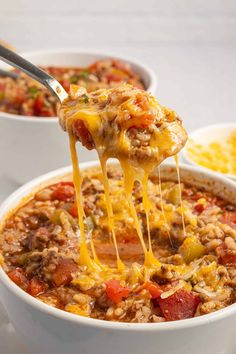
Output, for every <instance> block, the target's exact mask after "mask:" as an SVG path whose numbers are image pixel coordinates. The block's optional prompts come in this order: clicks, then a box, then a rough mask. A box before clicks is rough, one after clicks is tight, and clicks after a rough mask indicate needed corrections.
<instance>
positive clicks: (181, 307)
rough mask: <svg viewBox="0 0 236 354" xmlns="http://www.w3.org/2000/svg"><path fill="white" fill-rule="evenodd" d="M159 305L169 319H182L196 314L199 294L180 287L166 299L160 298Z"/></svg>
mask: <svg viewBox="0 0 236 354" xmlns="http://www.w3.org/2000/svg"><path fill="white" fill-rule="evenodd" d="M158 302H159V305H160V308H161V311H162V314H163V316H164V317H165V319H166V320H167V321H175V320H182V319H185V318H191V317H193V316H194V314H195V311H196V309H197V306H198V304H199V303H200V299H199V296H197V295H195V294H193V293H192V292H189V291H186V290H183V289H180V290H178V291H176V292H175V293H174V294H173V295H171V296H169V297H167V298H166V299H160V300H159V301H158Z"/></svg>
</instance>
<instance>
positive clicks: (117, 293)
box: [106, 279, 130, 304]
mask: <svg viewBox="0 0 236 354" xmlns="http://www.w3.org/2000/svg"><path fill="white" fill-rule="evenodd" d="M129 293H130V289H129V288H127V287H124V286H122V285H121V284H120V281H119V280H116V279H111V280H108V281H107V282H106V294H107V297H108V298H109V299H110V300H112V301H113V302H114V303H115V304H118V303H119V302H121V300H122V299H125V298H127V297H128V295H129Z"/></svg>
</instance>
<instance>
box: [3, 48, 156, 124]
mask: <svg viewBox="0 0 236 354" xmlns="http://www.w3.org/2000/svg"><path fill="white" fill-rule="evenodd" d="M19 54H20V55H22V56H23V57H25V58H26V59H27V58H29V57H31V56H37V55H44V54H45V55H48V54H52V55H53V54H59V55H60V54H68V55H70V54H78V55H80V54H82V55H86V54H88V55H94V56H96V55H98V56H102V57H104V58H115V59H119V60H121V61H124V62H128V63H129V64H131V65H137V66H138V67H140V69H141V70H142V71H143V72H145V73H146V75H147V77H148V79H149V81H150V82H149V86H148V88H147V91H148V92H152V93H154V92H155V90H156V88H157V82H158V79H157V75H156V74H155V72H154V71H153V69H151V68H150V67H149V66H148V65H147V64H145V63H143V62H142V61H141V60H139V59H136V58H133V57H132V56H129V55H128V56H127V55H124V56H123V55H120V54H118V53H116V52H115V51H103V50H96V49H78V48H73V47H68V48H53V49H41V50H32V51H25V52H20V53H19ZM0 65H1V63H0ZM2 116H5V117H6V118H8V119H12V120H15V119H17V120H20V121H24V122H33V123H41V122H43V123H46V124H55V122H56V121H57V119H58V117H57V116H55V117H37V116H25V115H20V114H12V113H7V112H0V118H1V117H2Z"/></svg>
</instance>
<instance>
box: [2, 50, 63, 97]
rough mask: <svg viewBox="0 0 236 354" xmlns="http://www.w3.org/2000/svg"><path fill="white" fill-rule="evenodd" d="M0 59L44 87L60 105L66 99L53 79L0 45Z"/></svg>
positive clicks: (59, 85)
mask: <svg viewBox="0 0 236 354" xmlns="http://www.w3.org/2000/svg"><path fill="white" fill-rule="evenodd" d="M0 59H1V60H2V61H4V62H5V63H7V64H10V65H12V66H13V67H14V68H17V69H20V70H21V71H23V72H24V73H26V74H27V75H29V76H31V77H32V78H33V79H34V80H36V81H38V82H40V83H41V84H43V85H44V86H46V87H47V88H48V89H49V90H50V91H51V92H52V93H53V94H54V95H55V96H56V97H57V98H58V100H59V101H60V102H61V103H62V102H63V101H64V100H65V99H66V98H67V97H68V94H67V92H66V91H65V90H64V88H63V87H62V85H61V84H60V83H59V82H58V81H57V80H56V79H54V77H52V76H51V75H49V74H47V73H46V72H45V71H43V70H42V69H40V68H38V67H37V66H36V65H34V64H32V63H31V62H29V61H28V60H26V59H24V58H23V57H21V56H20V55H19V54H16V53H14V52H12V51H11V50H10V49H7V48H6V47H4V46H2V45H0Z"/></svg>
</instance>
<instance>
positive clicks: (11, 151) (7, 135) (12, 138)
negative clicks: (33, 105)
mask: <svg viewBox="0 0 236 354" xmlns="http://www.w3.org/2000/svg"><path fill="white" fill-rule="evenodd" d="M22 55H23V56H24V57H25V58H26V59H29V60H30V61H32V62H33V63H34V64H37V65H43V66H47V65H52V66H54V65H55V66H86V65H89V64H91V63H93V62H94V61H96V60H99V59H102V58H114V57H115V58H117V59H120V60H122V61H124V62H127V63H129V64H130V65H131V68H132V69H133V70H134V71H135V72H136V73H137V74H139V75H140V77H141V78H142V80H143V82H144V84H145V87H146V89H147V90H148V91H150V92H152V93H154V92H155V90H156V77H155V74H154V73H153V71H152V70H150V69H149V68H148V67H147V66H146V65H144V64H142V63H140V62H138V61H136V60H135V59H129V58H125V57H123V56H117V55H115V54H112V53H106V52H104V53H103V52H89V51H81V50H78V49H55V50H45V51H38V52H28V53H23V54H22ZM0 67H1V68H7V67H8V66H7V65H6V64H4V63H1V65H0ZM78 149H79V159H80V161H87V160H91V159H93V158H95V156H96V154H95V152H88V151H87V150H86V149H85V148H83V147H82V145H81V144H80V145H78ZM68 164H70V155H69V144H68V139H67V136H66V134H65V133H64V132H63V131H62V130H61V128H60V127H59V124H58V119H57V117H52V118H46V117H45V118H43V117H26V116H20V115H15V114H8V113H4V112H0V166H1V170H0V171H1V173H4V174H5V176H6V177H7V178H9V179H11V180H13V181H14V182H16V183H19V184H22V183H25V182H27V181H29V180H31V179H32V178H34V177H36V176H39V175H41V174H43V173H46V172H47V171H50V170H52V169H56V168H59V167H62V166H65V165H68Z"/></svg>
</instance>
